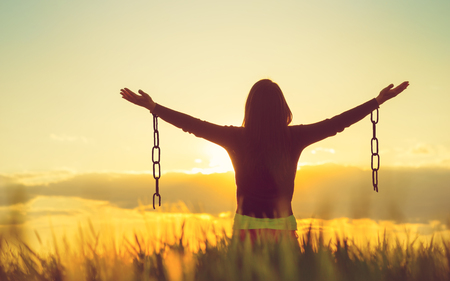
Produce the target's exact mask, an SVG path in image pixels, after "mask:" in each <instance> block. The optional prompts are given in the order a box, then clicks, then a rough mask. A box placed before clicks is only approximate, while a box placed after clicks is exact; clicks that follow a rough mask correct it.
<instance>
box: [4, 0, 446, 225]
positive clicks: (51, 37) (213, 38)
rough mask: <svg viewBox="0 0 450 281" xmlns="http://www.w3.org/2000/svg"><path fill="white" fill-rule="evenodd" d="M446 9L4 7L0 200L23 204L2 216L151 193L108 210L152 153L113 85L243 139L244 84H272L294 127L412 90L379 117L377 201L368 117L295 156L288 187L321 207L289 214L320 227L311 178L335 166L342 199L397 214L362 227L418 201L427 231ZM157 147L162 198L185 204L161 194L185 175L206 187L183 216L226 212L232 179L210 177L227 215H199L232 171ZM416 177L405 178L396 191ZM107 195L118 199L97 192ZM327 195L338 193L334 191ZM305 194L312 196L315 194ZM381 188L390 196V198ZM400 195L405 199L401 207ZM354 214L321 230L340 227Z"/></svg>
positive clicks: (140, 113) (208, 159)
mask: <svg viewBox="0 0 450 281" xmlns="http://www.w3.org/2000/svg"><path fill="white" fill-rule="evenodd" d="M449 12H450V2H449V1H448V0H431V1H420V0H408V1H406V0H404V1H398V0H394V1H359V0H344V1H335V0H324V1H303V0H302V1H299V0H295V1H262V0H260V1H233V0H232V1H210V0H208V1H206V0H194V1H134V0H133V1H115V0H108V1H84V0H83V1H52V0H49V1H31V0H24V1H9V0H6V1H1V2H0V77H1V78H0V79H1V83H0V93H1V94H0V132H1V135H0V159H1V160H0V176H1V177H0V188H2V189H4V190H7V189H11V188H13V186H16V185H14V184H19V186H22V187H23V188H25V191H26V192H28V195H27V196H28V197H26V196H25V197H23V198H21V199H20V200H18V201H17V200H16V201H14V200H12V199H5V198H7V196H6V197H3V199H1V200H0V204H1V206H0V212H1V211H2V210H3V211H5V210H6V209H1V208H5V206H8V205H12V204H13V203H14V202H15V203H17V202H22V203H27V204H28V207H30V206H32V205H33V204H34V203H35V202H36V200H37V199H36V198H41V199H42V198H45V196H72V197H76V198H84V199H86V200H87V199H89V200H103V201H102V202H107V203H108V202H109V203H110V204H113V205H114V206H118V207H121V208H133V207H135V206H136V205H137V200H138V199H142V198H143V197H145V196H151V194H152V193H153V190H152V188H153V187H152V186H153V182H152V179H151V177H149V176H148V174H147V176H146V177H145V179H141V181H139V183H136V185H135V186H136V190H138V191H136V193H129V194H128V195H130V194H131V195H132V197H130V198H126V200H125V199H124V200H123V201H127V200H128V201H127V202H125V203H123V205H121V203H120V202H119V201H120V200H119V199H120V193H121V192H122V193H123V192H124V191H123V186H124V185H128V184H129V185H132V183H130V182H132V180H131V178H130V182H129V183H127V182H126V181H121V183H122V184H123V185H118V183H117V182H115V181H114V179H121V180H123V178H127V177H132V176H133V175H134V177H133V180H135V181H138V179H140V178H139V177H140V174H142V173H143V174H146V173H148V172H149V171H150V170H151V168H152V166H151V147H152V146H153V136H152V118H151V115H150V113H149V112H148V111H146V110H145V109H142V108H138V107H137V106H135V105H133V104H130V103H128V102H127V101H125V100H123V99H122V98H121V96H120V94H119V91H120V89H121V88H124V87H128V88H130V89H132V90H135V91H137V90H138V89H142V90H144V91H146V92H147V93H148V94H150V95H151V96H152V98H153V99H154V100H155V101H156V102H157V103H160V104H162V105H164V106H167V107H170V108H173V109H176V110H179V111H182V112H184V113H187V114H190V115H192V116H195V117H197V118H200V119H203V120H208V121H210V122H213V123H217V124H221V125H235V126H239V125H241V123H242V119H243V113H244V103H245V99H246V97H247V94H248V91H249V90H250V88H251V86H252V85H253V84H254V83H255V82H256V81H258V80H259V79H262V78H270V79H272V80H273V81H275V82H276V83H278V84H279V85H280V87H281V89H282V90H283V92H284V94H285V97H286V99H287V102H288V104H289V105H290V108H291V110H292V112H293V115H294V121H293V123H294V124H308V123H313V122H317V121H321V120H323V119H325V118H330V117H333V116H334V115H337V114H339V113H341V112H343V111H345V110H347V109H350V108H353V107H354V106H357V105H359V104H361V103H363V102H366V101H368V100H369V99H372V98H374V97H376V95H377V94H378V93H379V91H380V90H381V89H382V88H384V87H386V86H387V85H389V84H390V83H394V84H395V85H397V84H399V83H401V82H403V81H410V86H409V88H408V89H407V90H406V91H405V92H404V93H402V94H401V95H400V96H398V97H396V98H395V99H393V100H391V101H388V102H386V103H385V104H383V105H382V106H381V109H380V122H379V124H378V127H377V130H378V131H377V135H378V137H379V140H380V154H381V172H380V182H381V183H380V190H382V191H383V193H384V194H383V195H380V196H379V197H376V196H378V195H376V194H375V193H374V192H373V191H371V186H370V185H371V178H370V173H365V174H364V176H362V175H361V173H363V172H364V171H365V172H367V171H366V170H367V169H368V168H370V139H371V136H372V127H371V123H370V120H369V118H368V117H367V118H366V119H364V120H362V121H361V122H359V123H358V124H355V125H354V126H352V127H351V128H348V129H347V130H345V131H344V132H343V133H341V134H339V135H337V136H335V137H333V138H330V139H327V140H324V141H322V142H319V143H317V144H314V145H312V146H310V147H308V148H307V149H306V150H305V151H304V152H303V154H302V157H301V158H300V163H299V167H301V168H300V172H299V175H298V177H300V174H301V172H302V169H304V168H303V167H305V169H306V170H308V169H313V168H311V167H315V166H316V167H317V171H316V172H311V173H305V176H304V177H303V178H299V179H298V181H302V185H301V188H300V189H299V190H300V191H299V193H298V194H306V195H309V196H310V197H308V198H307V199H305V198H303V197H302V198H303V199H302V200H307V201H308V200H313V199H314V200H315V202H316V203H317V204H316V205H314V206H316V207H313V206H312V205H311V206H310V205H308V204H304V205H301V204H300V203H298V204H299V205H298V206H297V207H294V209H296V208H297V212H299V213H301V215H300V214H299V216H301V217H303V216H311V215H314V214H316V215H317V214H322V212H323V210H322V209H321V208H320V204H322V203H323V204H325V205H326V203H324V202H327V200H330V198H333V197H331V195H329V196H328V197H327V198H328V199H327V198H322V197H320V196H319V195H320V194H324V193H327V192H328V191H327V189H326V188H327V187H328V188H332V187H330V186H329V185H331V183H333V182H334V181H333V180H331V181H330V182H327V180H326V179H327V178H326V175H329V173H324V172H323V171H324V169H325V171H326V169H329V167H335V169H337V170H339V169H350V170H351V171H350V170H348V175H349V178H351V179H353V180H350V181H351V182H352V183H349V184H348V186H347V187H348V188H350V189H351V188H353V187H356V186H364V188H363V190H364V191H367V192H368V194H367V195H365V193H364V192H363V191H358V192H360V193H358V194H359V195H358V196H362V197H364V198H366V199H367V198H380V197H381V198H386V201H383V202H384V203H383V204H388V203H386V202H389V204H391V205H392V206H394V207H392V208H394V209H393V210H394V211H392V212H391V213H390V215H386V216H385V217H383V216H381V215H379V213H376V212H375V211H374V212H366V213H364V212H363V214H365V215H364V216H365V217H370V218H373V219H392V218H394V219H395V216H396V215H395V212H396V211H395V209H396V208H397V209H398V210H397V211H398V212H400V214H401V216H402V217H401V219H400V221H404V220H406V219H405V218H412V217H415V218H416V217H420V215H418V214H415V213H414V210H417V208H416V207H417V204H419V202H420V201H421V199H422V200H423V198H424V197H421V196H420V195H421V194H427V195H428V196H429V197H426V196H425V198H427V200H429V201H427V202H426V204H425V203H424V204H425V205H426V206H430V208H431V207H432V206H434V208H435V209H434V211H435V212H434V213H433V212H432V211H430V214H429V216H428V214H427V216H426V218H423V220H424V221H428V220H432V219H433V218H434V219H439V220H441V221H443V220H444V218H445V216H446V214H447V213H448V211H450V210H444V207H443V206H445V204H446V203H445V202H446V201H444V202H441V203H442V205H440V204H441V203H439V204H437V205H436V204H432V203H433V202H435V201H434V200H438V199H441V200H443V199H442V198H448V194H447V193H448V191H447V189H448V182H449V181H448V180H449V174H450V173H449V170H448V169H450V133H449V130H448V124H447V121H448V120H450V110H448V108H447V107H448V105H449V104H450V95H449V93H450V82H449V81H450V80H449V74H450V52H449V50H450V17H449V16H448V15H449ZM160 134H161V149H162V169H163V172H164V173H165V174H164V175H163V178H162V181H163V180H164V179H167V183H166V185H167V186H168V188H167V189H166V190H164V189H162V193H163V200H169V202H171V201H170V200H172V201H173V202H176V201H177V200H181V201H183V200H184V199H183V198H185V199H186V198H189V199H191V198H190V197H189V194H190V193H189V192H187V191H185V192H186V196H185V197H182V196H178V195H179V193H170V192H169V191H168V190H170V188H169V186H172V185H171V184H172V183H173V181H176V180H177V179H178V178H179V177H187V178H186V179H184V181H181V183H180V184H182V183H183V182H184V183H187V182H189V185H191V186H192V187H191V189H192V190H195V189H196V188H197V186H196V185H195V183H197V184H198V183H204V184H205V186H208V185H209V186H210V187H212V188H208V189H206V191H207V192H204V193H200V194H198V196H196V198H197V201H195V200H194V201H195V202H196V203H195V202H194V201H192V200H190V201H189V200H184V201H185V203H186V205H188V206H189V204H191V203H192V202H194V203H192V204H193V205H191V210H197V209H198V210H200V211H206V212H209V213H220V212H223V211H230V210H233V204H234V203H233V202H234V201H233V200H234V190H233V177H232V175H231V174H230V173H228V174H222V175H219V174H218V175H215V176H217V177H219V178H220V177H221V176H224V177H227V180H225V182H226V183H227V185H226V186H227V187H226V188H225V187H224V188H225V189H227V190H226V192H225V191H223V192H225V193H224V194H227V195H226V196H225V197H223V198H226V202H225V201H224V202H222V203H223V208H219V207H218V206H221V205H215V207H214V208H212V207H211V208H209V207H205V206H204V204H207V203H208V200H210V199H211V198H213V197H214V196H218V194H221V193H220V192H222V191H221V188H222V185H223V184H222V183H223V181H222V180H218V179H215V180H214V178H208V176H206V175H203V174H211V173H217V172H219V173H224V172H229V171H231V170H232V167H231V162H230V161H229V160H228V158H227V154H226V152H225V151H224V150H223V149H222V148H220V147H218V146H215V145H213V144H210V143H208V142H207V141H205V140H202V139H198V138H196V137H194V136H193V135H189V134H187V133H184V132H183V131H181V130H180V129H177V128H174V127H172V126H170V125H168V124H166V123H164V122H160ZM325 163H327V164H326V165H325ZM330 165H331V166H330ZM352 169H354V170H352ZM384 169H386V170H384ZM383 170H384V171H383ZM334 171H336V170H334ZM175 172H178V174H174V173H175ZM416 172H417V173H416ZM166 173H167V174H166ZM180 173H181V174H180ZM182 173H188V174H196V173H202V174H196V175H191V177H189V176H188V175H186V174H184V175H183V174H182ZM436 173H437V174H436ZM165 175H166V176H165ZM171 175H172V176H171ZM226 175H228V176H226ZM230 175H231V176H230ZM307 175H311V178H305V177H307ZM314 175H315V176H316V177H317V176H319V178H314ZM212 176H214V175H212ZM353 176H354V177H353ZM193 177H199V179H198V180H195V179H194V178H193ZM324 177H325V178H324ZM414 177H416V178H417V181H414V182H412V183H411V182H410V183H408V184H406V183H405V182H406V180H407V179H414ZM98 178H101V179H98ZM355 178H358V181H357V183H355V181H356V180H354V179H355ZM400 179H402V181H401V180H400ZM146 181H148V183H147V182H146ZM217 181H219V182H221V184H217ZM364 181H367V182H364ZM105 182H110V183H111V184H112V186H113V187H114V188H112V189H109V188H106V187H105V188H106V189H102V188H100V187H99V183H102V184H105ZM143 182H145V184H144V183H143ZM318 182H319V183H318ZM102 184H100V185H102ZM339 184H342V186H345V185H346V184H345V180H344V179H341V181H339ZM383 184H384V186H383ZM58 185H59V189H58ZM88 186H89V188H88ZM148 186H149V188H148V189H147V187H148ZM186 186H187V185H186ZM214 186H216V187H215V188H214ZM317 186H320V188H323V189H324V193H319V192H318V191H317V190H312V187H317ZM388 187H390V188H392V189H391V190H393V189H395V188H397V189H395V190H397V191H395V192H394V191H392V192H391V193H389V189H388ZM139 188H141V189H139ZM173 188H175V185H173ZM67 189H70V192H69V191H68V190H67ZM61 190H64V191H61ZM105 190H107V191H105ZM115 190H116V192H117V193H116V194H113V192H114V191H115ZM320 190H322V189H320ZM358 190H359V189H358ZM399 190H403V191H404V192H405V193H408V192H416V193H410V194H412V195H411V196H410V197H408V198H409V199H405V198H404V196H403V194H404V193H400V191H399ZM403 191H402V192H403ZM164 192H165V193H164ZM196 192H197V191H195V192H194V193H196ZM296 192H297V191H296ZM303 192H305V193H303ZM369 192H370V194H369ZM105 193H108V195H107V196H105ZM316 193H317V194H316ZM394 193H395V194H394ZM3 194H6V193H5V192H3ZM174 194H176V195H177V196H175V195H174ZM208 194H209V195H208ZM296 194H297V193H296ZM131 195H130V196H131ZM313 195H314V196H313ZM2 196H3V195H2ZM39 196H43V197H39ZM133 196H135V197H133ZM171 196H172V197H171ZM348 196H350V195H348ZM352 196H353V195H352ZM374 196H375V197H374ZM382 196H384V197H382ZM445 196H447V197H445ZM175 197H177V198H175ZM178 197H179V198H178ZM8 198H9V197H8ZM170 198H172V199H170ZM199 198H200V199H199ZM297 198H298V197H297ZM358 198H359V197H358ZM366 199H365V200H366ZM8 200H9V201H8ZM30 200H31V201H30ZM33 200H34V201H33ZM299 200H300V199H299ZM367 200H369V199H367ZM370 200H372V199H370ZM373 200H380V199H373ZM402 200H403V201H402ZM186 201H189V202H191V203H189V202H186ZM213 201H214V200H213ZM344 201H345V200H344ZM356 201H358V202H361V201H359V200H356ZM356 201H355V202H356ZM8 202H9V203H8ZM11 202H13V203H11ZM33 202H34V203H33ZM99 202H100V201H99ZM129 202H134V203H129ZM165 202H167V201H165ZM199 202H200V203H199ZM364 202H365V201H364ZM371 202H372V201H371ZM15 203H14V204H15ZM109 203H108V204H109ZM147 203H148V202H147ZM319 203H320V204H319ZM422 203H423V202H422ZM127 204H131V205H127ZM195 204H200V205H202V204H203V207H198V206H200V205H198V206H197V205H195ZM341 204H345V203H341ZM358 204H361V203H358ZM377 204H378V205H379V204H382V203H374V204H372V205H371V206H373V208H374V210H375V209H376V210H378V209H377V208H379V209H384V208H383V207H382V206H381V205H380V206H378V205H377ZM44 205H45V204H44ZM300 205H301V206H300ZM391 205H390V206H391ZM425 205H424V207H423V208H426V206H425ZM33 206H38V205H33ZM195 206H197V207H195ZM308 206H309V207H310V208H309V207H308ZM358 206H359V205H358ZM377 206H378V207H377ZM441 207H442V208H441ZM30 208H31V207H30ZM55 208H56V207H55ZM196 208H197V209H196ZM199 208H200V209H199ZM308 208H309V209H308ZM392 208H391V209H392ZM36 209H39V208H38V207H36ZM338 209H339V208H335V210H338ZM302 210H303V211H302ZM355 210H356V209H355ZM5 212H6V211H5ZM48 212H50V211H48V210H47V214H48ZM352 212H354V211H348V212H347V211H345V212H342V213H339V212H338V211H336V213H335V214H334V215H332V216H327V215H326V212H325V213H324V214H323V215H322V217H324V218H335V217H342V216H344V217H352ZM435 213H436V214H438V215H432V214H435ZM353 214H354V213H353ZM416 215H417V216H416ZM5 216H6V215H5ZM355 216H356V217H358V215H355ZM0 218H1V215H0ZM0 223H1V220H0Z"/></svg>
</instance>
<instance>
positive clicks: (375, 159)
mask: <svg viewBox="0 0 450 281" xmlns="http://www.w3.org/2000/svg"><path fill="white" fill-rule="evenodd" d="M374 111H376V119H374V114H373V112H374ZM374 111H372V112H371V113H370V120H371V121H372V128H373V137H372V140H371V143H370V149H371V152H372V157H371V164H370V167H371V168H372V184H373V190H375V191H376V192H378V170H379V169H380V155H379V154H378V152H379V150H378V139H377V131H376V129H377V128H376V124H377V123H378V118H379V112H378V108H377V109H376V110H374ZM374 163H376V166H374Z"/></svg>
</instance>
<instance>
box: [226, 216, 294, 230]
mask: <svg viewBox="0 0 450 281" xmlns="http://www.w3.org/2000/svg"><path fill="white" fill-rule="evenodd" d="M233 229H278V230H297V221H296V220H295V217H294V215H290V216H289V217H286V218H276V219H269V218H254V217H249V216H245V215H240V214H235V216H234V224H233Z"/></svg>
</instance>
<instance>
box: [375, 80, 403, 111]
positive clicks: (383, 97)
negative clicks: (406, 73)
mask: <svg viewBox="0 0 450 281" xmlns="http://www.w3.org/2000/svg"><path fill="white" fill-rule="evenodd" d="M408 86H409V82H408V81H405V82H403V83H401V84H400V85H398V86H397V87H395V88H393V87H394V84H391V85H389V86H387V87H386V88H384V89H383V90H381V92H380V94H379V95H378V96H377V97H376V98H375V99H376V100H377V102H378V105H381V104H382V103H384V102H385V101H387V100H389V99H392V98H393V97H395V96H397V95H398V94H400V93H401V92H403V91H404V90H405V89H406V88H407V87H408Z"/></svg>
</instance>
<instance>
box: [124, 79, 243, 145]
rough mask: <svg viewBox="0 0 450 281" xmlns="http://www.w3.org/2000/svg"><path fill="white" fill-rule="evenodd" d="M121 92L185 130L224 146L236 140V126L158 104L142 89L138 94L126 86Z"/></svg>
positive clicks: (127, 98)
mask: <svg viewBox="0 0 450 281" xmlns="http://www.w3.org/2000/svg"><path fill="white" fill-rule="evenodd" d="M120 94H121V95H122V98H124V99H126V100H127V101H129V102H131V103H134V104H136V105H138V106H142V107H144V108H146V109H148V110H150V112H151V113H153V114H156V115H158V116H159V117H161V119H163V120H164V121H166V122H168V123H170V124H172V125H174V126H176V127H178V128H180V129H182V130H183V131H185V132H189V133H191V134H194V135H195V136H197V137H200V138H204V139H206V140H208V141H211V142H213V143H216V144H218V145H220V146H223V147H227V146H230V144H231V143H232V142H233V140H234V138H233V133H235V131H236V130H235V127H234V128H233V127H229V126H219V125H216V124H213V123H209V122H207V121H203V120H200V119H197V118H194V117H192V116H190V115H187V114H184V113H181V112H178V111H175V110H172V109H170V108H166V107H164V106H162V105H160V104H156V103H155V102H154V101H153V99H152V98H151V97H150V96H149V95H148V94H146V93H145V92H144V91H142V90H139V94H140V95H138V94H135V93H134V92H133V91H131V90H129V89H127V88H124V89H121V90H120Z"/></svg>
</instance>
